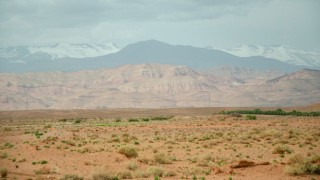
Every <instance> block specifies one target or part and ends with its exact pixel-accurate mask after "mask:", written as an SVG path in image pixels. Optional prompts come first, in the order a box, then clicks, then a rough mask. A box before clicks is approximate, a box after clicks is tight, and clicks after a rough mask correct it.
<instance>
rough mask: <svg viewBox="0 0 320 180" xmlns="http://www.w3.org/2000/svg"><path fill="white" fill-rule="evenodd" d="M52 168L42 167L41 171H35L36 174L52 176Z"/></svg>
mask: <svg viewBox="0 0 320 180" xmlns="http://www.w3.org/2000/svg"><path fill="white" fill-rule="evenodd" d="M50 173H51V171H50V168H48V167H41V168H40V169H38V170H36V171H35V174H50Z"/></svg>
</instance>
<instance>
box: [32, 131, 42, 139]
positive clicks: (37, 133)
mask: <svg viewBox="0 0 320 180" xmlns="http://www.w3.org/2000/svg"><path fill="white" fill-rule="evenodd" d="M34 135H35V136H36V137H37V138H38V139H39V138H40V137H41V136H42V135H43V132H39V131H36V132H34Z"/></svg>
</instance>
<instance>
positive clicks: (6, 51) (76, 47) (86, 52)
mask: <svg viewBox="0 0 320 180" xmlns="http://www.w3.org/2000/svg"><path fill="white" fill-rule="evenodd" d="M119 50H120V48H119V47H118V46H116V45H115V44H113V43H109V44H87V43H82V44H62V43H57V44H54V45H47V46H16V47H0V57H2V58H19V57H29V56H44V55H46V57H48V56H49V58H51V59H52V60H54V59H59V58H86V57H97V56H102V55H106V54H110V53H115V52H118V51H119Z"/></svg>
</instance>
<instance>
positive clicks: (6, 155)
mask: <svg viewBox="0 0 320 180" xmlns="http://www.w3.org/2000/svg"><path fill="white" fill-rule="evenodd" d="M6 158H8V154H7V153H2V154H0V159H6Z"/></svg>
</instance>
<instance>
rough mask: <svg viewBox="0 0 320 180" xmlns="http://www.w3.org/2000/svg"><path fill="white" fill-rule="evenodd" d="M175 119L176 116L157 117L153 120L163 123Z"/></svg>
mask: <svg viewBox="0 0 320 180" xmlns="http://www.w3.org/2000/svg"><path fill="white" fill-rule="evenodd" d="M173 117H174V116H155V117H152V118H151V120H153V121H163V120H168V119H171V118H173Z"/></svg>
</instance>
